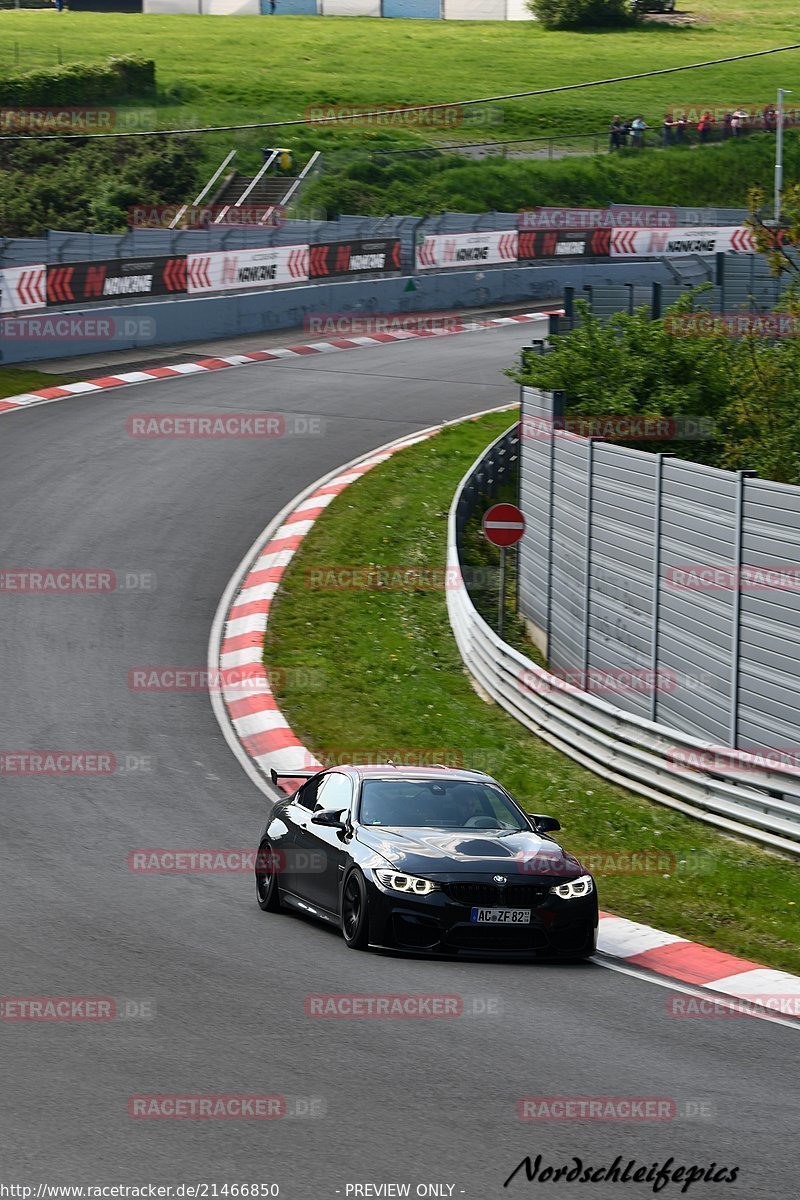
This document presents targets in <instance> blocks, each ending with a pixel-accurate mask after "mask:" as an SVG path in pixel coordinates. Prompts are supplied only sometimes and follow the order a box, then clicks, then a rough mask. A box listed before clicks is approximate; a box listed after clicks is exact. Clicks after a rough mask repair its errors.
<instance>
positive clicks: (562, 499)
mask: <svg viewBox="0 0 800 1200" xmlns="http://www.w3.org/2000/svg"><path fill="white" fill-rule="evenodd" d="M525 392H526V393H528V394H527V395H526V396H525V397H524V401H525V404H526V410H525V411H526V412H527V415H528V417H530V416H531V415H532V414H533V413H534V412H536V414H537V415H538V416H545V415H547V413H548V412H549V413H550V414H551V415H552V407H553V406H552V405H548V402H547V400H546V397H545V396H544V394H541V393H540V394H538V395H537V396H533V395H531V394H530V389H525ZM571 440H572V441H575V442H577V441H580V440H581V439H571ZM531 444H532V443H530V442H526V439H525V435H524V423H523V426H522V430H521V431H520V429H519V428H517V427H515V428H513V429H511V430H509V432H508V433H506V434H504V435H503V436H502V437H501V438H499V439H498V440H497V441H496V442H495V443H494V444H493V445H492V446H491V447H490V448H489V450H488V451H486V452H485V453H484V454H482V455H481V456H480V458H479V459H478V461H477V462H476V463H475V464H473V466H472V467H471V468H470V469H469V471H468V472H467V473H466V475H465V476H464V478H463V479H462V481H461V483H460V485H459V488H458V491H457V492H456V495H455V498H454V500H453V504H452V506H451V509H450V515H449V522H448V547H447V566H448V572H449V575H450V577H451V578H457V579H462V575H463V562H462V556H461V544H462V541H463V535H464V530H465V527H466V524H467V522H468V520H469V518H470V516H471V515H472V514H473V512H474V511H475V509H476V508H477V507H478V505H482V506H486V504H488V499H487V497H488V495H491V493H492V492H493V491H496V488H497V486H499V484H500V483H502V482H504V481H506V480H507V479H510V478H513V477H514V475H515V472H516V466H517V460H518V459H520V460H521V464H522V474H521V477H520V503H521V505H522V507H523V510H524V511H525V514H526V523H527V529H526V534H525V537H524V539H523V542H522V543H521V545H522V551H521V560H520V569H521V577H520V584H519V588H520V606H521V608H522V609H523V611H525V609H526V608H527V615H528V616H529V619H531V620H535V621H537V622H538V623H540V630H539V632H540V633H541V632H543V631H546V629H547V623H548V618H547V613H548V610H549V612H550V619H549V627H550V633H551V637H552V644H551V659H550V663H551V670H550V671H546V670H544V669H542V668H541V667H539V666H538V665H537V664H536V663H534V662H533V661H532V660H531V659H530V658H528V657H526V656H525V655H524V654H522V653H520V652H519V651H517V650H515V649H514V648H513V647H511V646H509V645H507V644H506V643H504V642H503V641H502V640H501V639H500V638H499V637H498V636H497V634H496V633H495V632H494V631H493V630H492V629H491V628H490V626H489V625H488V624H487V622H486V621H485V620H484V619H483V618H482V617H481V616H480V615H479V613H478V612H477V610H476V608H475V606H474V605H473V603H472V601H471V599H470V596H469V593H468V591H467V588H466V587H465V586H464V584H463V582H460V583H459V585H458V586H457V587H453V588H451V589H449V590H448V592H447V605H448V612H449V616H450V622H451V625H452V628H453V632H454V635H455V639H456V642H457V645H458V648H459V651H460V653H461V656H462V658H463V660H464V663H465V665H466V667H467V668H468V670H469V671H470V673H471V674H472V675H473V677H474V678H475V680H476V681H477V683H478V684H479V685H480V687H481V688H482V690H483V691H484V692H486V693H487V694H488V695H489V696H490V697H491V698H492V699H493V700H495V701H496V702H497V703H498V704H500V705H501V706H502V707H503V708H504V709H506V711H507V712H509V713H510V714H511V715H512V716H514V717H515V718H516V719H517V720H518V721H520V722H521V723H522V724H523V725H525V726H526V727H527V728H528V729H529V730H531V731H532V732H534V733H536V734H537V735H538V736H539V737H541V738H542V739H543V740H544V741H546V742H548V743H549V744H550V745H552V746H554V747H556V748H557V749H559V750H561V751H563V752H564V753H565V754H567V755H569V756H570V757H571V758H573V759H574V760H576V761H577V762H579V763H581V764H582V765H583V766H586V767H588V768H589V769H590V770H592V771H595V772H596V773H597V774H599V775H601V776H603V777H604V778H606V779H609V780H611V781H613V782H615V783H618V784H621V785H622V786H624V787H627V788H629V789H630V790H632V791H634V792H637V793H638V794H640V795H643V796H646V797H647V798H648V799H650V800H654V801H657V802H658V803H661V804H665V805H667V806H669V807H670V808H674V809H677V810H679V811H680V812H683V813H686V814H688V815H691V816H694V817H699V818H700V819H702V820H704V821H706V822H708V823H710V824H712V825H715V826H717V827H718V828H720V829H722V830H724V831H725V832H728V833H732V834H736V835H740V836H745V837H748V838H751V839H754V840H756V841H758V842H760V843H762V844H763V845H766V846H769V847H771V848H773V849H776V850H780V851H783V852H784V853H789V854H792V855H800V770H798V769H797V768H796V767H793V766H791V765H787V764H786V763H784V762H783V761H782V759H781V757H780V756H779V755H776V756H774V757H771V756H769V755H764V754H747V753H743V752H738V753H730V752H729V753H727V754H726V753H723V752H722V751H720V750H718V749H717V748H715V747H714V746H710V745H709V743H708V742H707V741H706V740H704V739H703V738H702V737H700V736H697V735H696V734H695V735H693V734H692V733H687V732H685V730H686V724H685V723H684V724H680V723H671V722H672V721H673V719H674V718H675V716H677V717H678V719H679V721H680V720H681V719H683V718H685V717H686V716H687V714H686V713H683V714H682V713H680V712H676V710H675V708H674V706H671V707H669V708H663V709H662V708H661V707H660V705H659V707H658V710H657V716H658V720H657V721H656V720H654V719H652V717H651V716H649V715H642V712H641V711H636V709H637V707H638V708H639V709H642V708H644V709H645V710H646V709H647V707H648V702H647V700H645V702H644V704H643V705H642V704H639V703H638V702H637V704H634V705H626V704H625V703H623V702H622V700H621V698H620V696H619V694H618V693H615V694H614V696H613V700H609V699H607V698H604V697H602V696H600V695H597V694H595V693H594V692H593V691H592V690H589V689H586V688H583V687H581V686H580V685H579V684H578V685H576V683H575V682H574V681H575V679H576V675H569V674H565V672H564V671H563V670H557V671H555V672H554V671H553V669H552V668H553V666H554V663H553V655H555V656H556V658H557V659H558V660H559V661H565V662H569V663H570V664H572V663H574V664H576V665H577V666H578V667H579V668H582V667H583V665H584V664H586V663H587V661H590V660H591V658H592V657H593V656H594V655H596V654H597V653H598V650H599V651H600V658H599V661H601V662H603V663H604V664H607V665H610V664H611V663H614V664H616V663H619V662H622V661H624V662H626V663H630V664H636V666H637V667H638V666H639V665H640V664H648V665H649V664H651V663H652V662H653V661H654V660H655V661H662V658H666V659H667V660H669V661H672V662H674V663H675V666H676V669H682V670H686V669H688V670H690V671H692V672H694V673H696V671H697V661H696V653H697V652H696V650H695V645H696V642H699V641H702V639H703V638H707V639H708V640H709V642H710V641H711V640H712V639H714V640H715V642H716V647H717V653H718V656H719V658H720V659H724V656H725V653H726V649H727V648H729V647H730V646H731V644H732V642H733V640H734V629H735V628H737V627H738V630H739V632H738V641H739V642H740V644H746V645H747V648H746V649H745V650H744V651H743V652H742V653H740V654H739V655H738V661H739V664H740V669H741V667H742V665H743V664H744V663H745V662H754V661H755V660H756V659H757V658H759V656H761V661H762V665H763V666H767V665H768V666H769V667H770V669H771V670H772V672H773V674H772V677H771V680H770V683H774V682H776V681H777V682H778V683H779V684H780V683H781V682H783V683H784V684H785V683H786V682H787V680H783V681H780V680H777V673H778V672H779V669H780V668H779V664H778V661H777V659H776V658H773V660H772V662H771V663H770V664H767V663H766V657H767V655H768V654H771V653H772V651H768V650H767V647H766V645H764V646H763V651H764V653H763V655H762V652H761V650H759V649H758V646H759V642H760V641H763V642H766V641H768V640H769V638H768V637H767V638H765V637H764V630H763V626H764V623H765V621H771V620H775V619H776V618H775V614H774V613H770V612H768V611H766V606H768V605H770V604H771V603H772V601H770V600H766V601H765V600H764V599H763V598H760V599H759V600H758V603H757V605H756V606H755V607H751V606H750V605H749V604H746V603H743V601H742V597H741V596H740V599H739V601H737V600H735V599H734V598H733V597H732V596H730V595H729V596H728V597H727V598H726V599H724V600H720V599H718V600H717V601H715V602H714V605H712V606H711V607H710V608H709V609H708V611H706V610H705V608H704V610H703V611H702V612H700V613H698V612H695V613H691V611H690V605H691V602H690V605H689V606H687V605H686V604H685V602H682V604H683V607H681V606H680V605H679V606H678V607H677V608H676V609H675V610H671V609H670V608H669V607H662V608H661V610H660V613H659V609H658V591H659V589H658V587H657V582H658V580H659V579H660V576H661V564H662V563H663V564H664V565H665V566H666V565H667V564H668V563H670V562H672V561H673V560H676V559H679V558H680V557H681V555H682V553H683V549H684V547H685V546H686V544H687V543H688V544H690V545H691V546H692V547H694V546H695V541H696V539H697V538H698V537H700V536H703V537H707V538H708V539H709V541H712V540H713V544H714V553H713V554H711V553H709V555H707V557H709V558H710V559H711V558H714V559H719V558H720V557H721V555H724V554H725V553H727V549H728V546H729V544H730V540H731V529H733V531H734V532H733V540H734V542H736V543H737V544H738V546H739V547H740V549H741V555H742V558H743V559H744V558H745V557H747V556H748V555H749V554H751V553H754V552H758V553H759V554H760V553H761V549H760V546H759V543H758V541H757V539H758V538H759V537H766V536H769V535H768V531H767V529H766V526H767V524H768V522H767V521H766V520H765V519H764V513H765V511H766V510H767V509H768V508H769V509H770V510H771V515H772V518H773V519H775V520H782V519H786V522H787V528H788V530H789V533H790V536H791V538H792V539H793V541H794V542H800V514H799V513H798V510H797V508H794V509H790V510H784V509H783V508H776V507H775V502H776V494H775V489H776V485H770V484H764V483H763V481H749V482H750V483H754V484H755V485H756V490H755V491H749V492H748V493H747V494H746V495H744V496H742V497H741V506H740V505H739V499H738V498H739V497H740V494H741V493H740V489H741V488H742V484H741V483H740V482H739V480H738V477H737V480H736V483H735V484H734V489H735V490H734V491H733V492H731V489H730V487H729V486H728V488H727V490H726V486H725V484H723V483H722V482H721V481H717V486H716V487H714V488H712V489H710V490H708V491H706V492H702V491H701V492H700V495H698V494H697V492H698V489H697V483H698V478H697V477H694V478H692V473H691V471H689V470H688V468H690V467H691V466H692V464H685V463H684V464H680V465H679V466H678V465H677V464H676V468H675V469H676V472H677V473H676V474H675V476H674V477H670V478H669V480H668V485H667V486H665V485H664V482H663V469H664V462H663V461H662V462H661V464H660V466H659V467H656V466H655V464H650V466H649V469H647V468H644V467H643V465H642V464H641V463H640V464H639V465H638V468H637V466H634V467H633V469H631V455H633V456H634V457H637V455H636V452H632V451H628V452H625V459H626V461H624V462H623V461H622V460H620V461H619V462H618V463H615V464H614V467H615V469H614V470H612V469H611V468H610V467H609V464H608V463H607V462H606V463H601V462H600V459H599V458H598V461H597V462H596V463H593V460H592V458H591V457H590V456H592V455H594V454H597V449H598V448H595V449H594V450H590V449H589V448H588V446H583V447H580V448H579V447H578V446H577V445H571V446H570V447H569V449H563V448H562V450H563V452H562V450H556V449H555V441H551V442H547V441H543V442H542V443H541V447H542V448H543V450H544V453H543V454H542V456H541V458H540V459H537V460H536V461H532V460H531V457H530V454H529V453H528V450H529V449H530V446H531ZM536 444H537V445H539V443H538V442H537V443H536ZM603 449H611V450H615V449H616V448H615V447H610V448H606V447H604V448H603ZM638 457H639V458H640V459H641V458H643V457H648V456H641V455H639V456H638ZM649 457H652V456H649ZM587 467H588V468H589V469H587ZM701 470H706V471H707V469H701ZM654 473H655V474H656V477H657V478H659V479H660V484H659V487H658V488H656V487H655V483H654ZM721 474H723V473H721ZM705 482H706V480H705V479H704V480H703V483H705ZM728 483H729V481H728ZM595 489H598V490H595ZM795 490H797V489H795ZM780 491H781V489H778V492H780ZM657 496H660V497H661V500H660V501H658V500H657V499H656V497H657ZM702 496H705V502H704V503H702V504H701V505H700V511H699V512H698V513H697V515H696V516H695V512H696V506H697V505H698V503H699V502H700V499H701V497H702ZM659 514H660V515H659ZM737 521H738V522H739V524H738V525H737ZM657 528H658V529H659V535H658V538H656V537H655V536H654V535H655V531H656V529H657ZM737 529H738V530H739V531H740V532H739V536H738V539H737V536H736V530H737ZM554 534H555V535H556V536H554ZM606 537H607V538H608V540H607V541H606V540H605V538H606ZM771 539H772V540H771V541H770V543H769V544H770V546H771V547H772V549H773V550H774V549H775V548H776V547H777V546H780V545H781V544H782V543H781V540H780V530H779V529H778V526H777V525H776V526H774V528H773V530H772V534H771ZM640 543H644V545H643V547H642V548H641V549H640ZM656 545H658V546H659V547H660V548H661V550H660V554H661V558H660V559H659V561H658V563H657V562H656V561H655V560H654V557H653V553H654V551H655V548H656ZM648 546H650V548H651V553H650V557H649V558H648V552H647V547H648ZM609 563H611V568H609ZM621 572H622V577H620V575H621ZM587 581H588V584H587ZM523 597H524V599H523ZM593 603H594V605H595V607H594V609H593V608H592V604H593ZM709 613H710V614H711V619H710V620H709V621H708V622H707V623H706V621H705V618H706V617H707V615H709ZM593 614H594V615H593ZM654 614H655V615H656V617H657V618H658V619H657V620H654V619H653V618H654ZM662 617H663V620H664V626H663V632H664V633H665V635H666V636H665V638H664V641H663V642H662V643H661V644H662V647H663V649H662V651H659V649H658V645H656V647H655V653H654V647H653V632H654V631H655V630H661V629H662V624H661V619H662ZM648 618H649V619H648ZM698 618H700V621H702V624H700V621H699V620H698ZM617 619H618V621H619V623H618V624H617V625H615V620H617ZM680 622H684V624H683V630H682V632H681V629H680ZM686 622H692V624H691V625H690V626H689V625H687V624H686ZM542 625H543V627H544V629H542V627H541V626H542ZM707 625H708V630H709V631H710V632H709V631H707ZM757 627H759V628H757ZM777 629H778V626H777V625H776V626H775V627H774V629H773V633H777ZM673 631H674V632H675V633H677V634H680V635H681V636H680V639H679V640H676V638H675V637H674V636H673ZM754 631H755V636H754ZM609 634H611V641H610V643H609V642H607V640H606V639H607V638H608V636H609ZM619 635H621V636H619ZM795 637H796V629H795ZM656 640H658V639H656ZM792 649H793V652H794V654H795V662H797V661H798V656H797V642H796V640H795V642H794V644H793V647H792ZM631 652H633V654H631ZM731 661H732V657H731V656H730V655H729V663H730V662H731ZM708 665H709V668H710V669H711V670H713V672H714V674H715V676H717V677H718V682H717V683H715V685H714V688H713V689H712V690H713V691H715V694H716V695H717V696H718V697H720V698H723V702H724V701H725V700H727V701H730V696H731V686H730V685H731V682H732V677H731V674H730V670H729V671H728V675H727V676H726V675H725V668H724V667H723V668H722V669H721V670H720V668H719V666H718V661H717V660H714V661H712V660H711V658H710V657H709V662H708ZM577 678H578V679H580V675H578V676H577ZM617 678H618V676H617ZM726 678H727V681H728V687H727V689H726V687H725V686H723V684H724V680H725V679H726ZM735 678H737V679H738V681H739V683H740V685H741V688H742V698H741V699H740V700H739V701H738V702H737V705H736V708H735V709H734V708H733V706H732V705H731V704H730V702H729V703H728V711H729V712H733V711H736V712H737V713H738V718H739V720H740V722H741V723H742V725H743V727H744V728H743V729H742V730H741V731H740V737H741V738H742V740H747V738H748V734H747V732H746V730H748V729H750V727H751V720H752V713H751V712H750V711H749V710H750V709H751V708H753V705H754V704H755V707H756V708H757V705H758V701H757V700H755V698H756V697H757V696H758V695H759V694H760V693H761V692H765V691H767V690H768V687H769V684H767V686H766V687H765V686H764V684H765V683H766V680H765V679H764V677H763V676H759V677H758V679H757V678H756V677H754V676H753V675H752V674H751V673H749V672H747V671H741V673H740V674H739V675H737V676H735ZM759 684H760V685H761V686H759ZM795 695H796V681H795ZM650 704H651V705H652V702H650ZM697 711H698V708H697V706H695V709H694V710H693V711H692V719H694V717H695V715H696V713H697ZM753 711H755V709H754V710H753ZM780 719H781V720H783V721H784V722H785V721H786V720H787V719H788V720H789V721H791V715H790V714H787V713H785V712H784V713H783V714H782V717H781V718H780ZM795 720H796V718H795ZM717 727H718V728H719V732H720V733H721V734H722V736H723V737H724V736H725V735H726V734H727V733H728V732H729V731H728V730H727V729H726V728H725V725H724V722H723V724H722V725H721V726H720V724H719V722H717ZM785 728H786V729H787V730H788V726H785ZM796 728H797V727H796V724H795V726H794V727H793V729H792V736H794V737H795V744H796V736H797V733H796Z"/></svg>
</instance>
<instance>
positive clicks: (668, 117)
mask: <svg viewBox="0 0 800 1200" xmlns="http://www.w3.org/2000/svg"><path fill="white" fill-rule="evenodd" d="M662 128H663V131H664V145H665V146H671V145H672V143H673V141H674V139H675V121H674V119H673V116H672V113H671V112H668V113H666V114H665V115H664V125H663V127H662Z"/></svg>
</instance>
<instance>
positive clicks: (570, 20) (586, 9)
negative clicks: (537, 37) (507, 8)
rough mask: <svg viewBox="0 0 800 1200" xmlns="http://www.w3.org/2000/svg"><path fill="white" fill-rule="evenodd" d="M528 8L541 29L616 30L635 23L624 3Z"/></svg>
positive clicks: (573, 0)
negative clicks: (540, 24) (539, 22)
mask: <svg viewBox="0 0 800 1200" xmlns="http://www.w3.org/2000/svg"><path fill="white" fill-rule="evenodd" d="M528 7H529V9H530V10H531V12H532V13H533V15H534V16H535V17H536V19H537V20H539V21H541V23H542V25H544V27H545V29H604V28H609V29H610V28H616V29H619V27H620V26H622V25H633V24H634V23H635V21H636V14H635V13H634V12H633V10H632V8H631V6H630V4H629V3H628V0H528Z"/></svg>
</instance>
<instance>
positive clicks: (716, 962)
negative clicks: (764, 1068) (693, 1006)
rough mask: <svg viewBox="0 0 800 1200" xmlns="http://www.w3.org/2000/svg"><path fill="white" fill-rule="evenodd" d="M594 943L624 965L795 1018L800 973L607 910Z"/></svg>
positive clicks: (799, 1002)
mask: <svg viewBox="0 0 800 1200" xmlns="http://www.w3.org/2000/svg"><path fill="white" fill-rule="evenodd" d="M597 948H598V950H600V951H602V952H603V953H604V954H610V955H612V956H613V957H614V958H617V959H620V960H622V961H623V962H624V963H625V964H626V965H627V966H629V967H638V968H643V969H645V970H648V971H654V972H655V973H656V974H657V975H666V976H668V977H669V978H670V979H677V980H680V981H681V982H682V983H686V984H690V985H693V986H694V987H701V988H704V989H707V990H708V991H709V992H713V993H714V994H715V996H716V997H718V998H719V1000H723V999H725V1000H731V999H733V1000H736V1001H740V1002H742V1005H743V1006H746V1005H753V1006H754V1007H757V1008H764V1009H767V1010H769V1011H770V1012H774V1013H775V1015H776V1016H789V1017H800V977H798V976H797V975H790V974H789V973H788V972H787V971H776V970H773V969H772V968H771V967H762V966H760V965H759V964H758V963H754V962H750V961H749V960H748V959H746V958H736V956H735V955H733V954H725V953H724V952H723V951H721V950H714V949H712V948H711V947H710V946H703V945H701V944H700V943H699V942H690V941H688V940H687V939H686V938H681V937H676V935H675V934H673V933H664V932H663V931H662V930H660V929H653V928H652V927H651V926H649V925H639V924H637V923H636V922H635V921H627V920H625V918H624V917H615V916H612V915H611V914H610V913H601V914H600V930H599V933H598V938H597ZM736 1011H740V1010H738V1009H737V1010H736Z"/></svg>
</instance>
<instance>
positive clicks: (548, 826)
mask: <svg viewBox="0 0 800 1200" xmlns="http://www.w3.org/2000/svg"><path fill="white" fill-rule="evenodd" d="M528 817H529V818H530V820H531V821H533V827H534V829H535V830H536V832H537V833H558V831H559V829H560V828H561V822H560V821H557V820H556V818H555V817H543V816H540V815H538V814H536V813H528Z"/></svg>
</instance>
